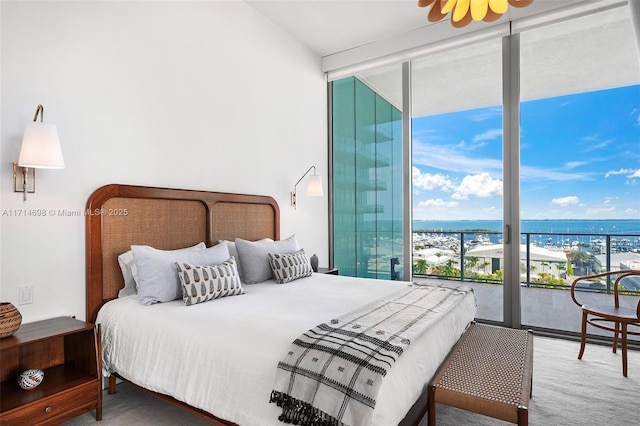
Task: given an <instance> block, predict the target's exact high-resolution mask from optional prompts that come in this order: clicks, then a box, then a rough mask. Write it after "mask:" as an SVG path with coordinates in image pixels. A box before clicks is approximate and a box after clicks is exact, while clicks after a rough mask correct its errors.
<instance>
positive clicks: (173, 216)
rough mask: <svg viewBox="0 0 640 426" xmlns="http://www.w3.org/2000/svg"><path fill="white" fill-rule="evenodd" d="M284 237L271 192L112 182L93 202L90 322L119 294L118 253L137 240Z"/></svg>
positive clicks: (170, 243)
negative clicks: (261, 194) (105, 304)
mask: <svg viewBox="0 0 640 426" xmlns="http://www.w3.org/2000/svg"><path fill="white" fill-rule="evenodd" d="M234 238H244V239H247V240H257V239H260V238H273V239H275V240H277V239H279V238H280V210H279V208H278V204H277V203H276V201H275V200H274V199H273V198H271V197H268V196H259V195H244V194H230V193H224V192H206V191H191V190H184V189H168V188H153V187H144V186H132V185H115V184H113V185H106V186H103V187H100V188H98V189H97V190H96V191H94V192H93V194H91V196H90V197H89V200H88V201H87V214H86V261H87V312H86V314H87V321H90V322H93V321H95V319H96V315H97V314H98V310H99V309H100V307H101V306H102V305H103V304H104V303H105V302H107V301H109V300H111V299H114V298H116V297H118V291H119V290H120V289H121V288H122V287H123V286H124V280H123V278H122V273H121V271H120V267H119V266H118V255H120V254H122V253H124V252H126V251H127V250H129V248H130V246H131V245H133V244H143V245H150V246H152V247H156V248H159V249H165V250H168V249H176V248H181V247H187V246H190V245H194V244H197V243H198V242H200V241H204V242H205V243H206V244H207V246H212V245H214V244H216V243H217V242H218V240H233V239H234Z"/></svg>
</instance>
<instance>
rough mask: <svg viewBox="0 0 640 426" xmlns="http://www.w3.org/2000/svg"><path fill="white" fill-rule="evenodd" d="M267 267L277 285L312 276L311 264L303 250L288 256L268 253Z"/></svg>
mask: <svg viewBox="0 0 640 426" xmlns="http://www.w3.org/2000/svg"><path fill="white" fill-rule="evenodd" d="M269 265H270V266H271V270H272V271H273V274H274V275H275V276H276V282H277V283H278V284H284V283H288V282H291V281H293V280H297V279H298V278H304V277H308V276H311V274H313V269H312V268H311V262H310V261H309V258H308V257H307V254H306V253H305V252H304V250H298V251H297V252H295V253H290V254H276V253H269Z"/></svg>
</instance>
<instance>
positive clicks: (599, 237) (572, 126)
mask: <svg viewBox="0 0 640 426" xmlns="http://www.w3.org/2000/svg"><path fill="white" fill-rule="evenodd" d="M520 48H521V55H520V56H521V61H520V63H521V65H520V70H521V71H520V73H521V80H520V81H521V83H520V85H521V112H522V114H521V155H520V157H521V162H522V173H521V181H522V197H521V200H520V211H521V217H522V218H523V220H522V224H521V228H522V243H523V244H524V245H525V246H526V250H527V253H528V256H527V257H525V258H523V260H522V262H523V265H522V266H523V272H524V274H523V277H522V281H523V283H525V286H524V288H523V292H522V299H521V304H522V323H523V324H524V325H527V326H534V327H543V328H551V329H559V330H563V331H573V332H577V331H579V330H580V318H581V317H580V311H579V309H578V307H577V306H576V305H574V304H573V302H572V301H571V298H570V294H569V292H568V291H566V290H567V288H568V286H569V285H570V284H571V282H572V281H573V279H574V278H575V277H577V276H583V275H589V274H593V273H597V272H604V271H607V270H619V269H636V268H637V267H640V254H639V252H640V238H639V237H638V236H639V235H640V188H639V187H638V184H640V176H639V172H638V171H639V170H640V167H639V164H640V84H639V83H640V66H639V65H638V56H637V51H636V46H635V43H634V34H633V29H632V27H631V20H630V18H629V10H628V9H627V8H626V7H623V8H616V9H612V10H609V11H605V12H601V13H598V14H594V15H588V16H584V17H580V18H576V19H573V20H569V21H564V22H562V23H557V24H554V25H548V26H544V27H541V28H536V29H532V30H528V31H524V32H522V33H521V34H520ZM634 265H635V266H634ZM608 285H609V287H608V288H607V286H608ZM582 287H583V288H581V290H582V291H581V293H580V296H579V298H580V299H581V300H582V301H584V302H587V303H588V302H590V303H596V304H603V303H612V300H611V298H612V296H611V294H607V293H611V290H612V289H611V287H610V283H607V282H606V281H603V280H600V281H594V282H589V283H587V284H585V285H584V286H582ZM622 290H626V293H627V295H626V296H623V297H622V303H623V304H624V303H628V305H629V306H634V307H635V305H636V304H637V302H636V303H633V301H634V300H637V297H636V298H635V299H634V296H638V295H640V286H638V287H637V288H626V289H622ZM606 300H608V302H606ZM590 332H594V333H599V332H598V331H597V330H596V329H595V328H590ZM610 334H611V333H607V335H610Z"/></svg>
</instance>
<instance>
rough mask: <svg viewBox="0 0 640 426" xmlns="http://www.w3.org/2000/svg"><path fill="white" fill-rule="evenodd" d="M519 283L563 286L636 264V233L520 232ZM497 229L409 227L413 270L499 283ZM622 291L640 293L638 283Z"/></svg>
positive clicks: (639, 248)
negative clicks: (422, 229) (577, 278)
mask: <svg viewBox="0 0 640 426" xmlns="http://www.w3.org/2000/svg"><path fill="white" fill-rule="evenodd" d="M520 244H521V246H520V247H521V250H520V275H521V285H523V286H527V287H542V288H551V289H565V290H566V289H568V288H569V286H570V285H571V281H572V280H573V277H575V276H584V275H590V274H594V273H598V272H604V271H612V270H619V269H640V234H625V235H618V234H578V233H562V234H558V233H522V234H521V241H520ZM502 272H503V257H502V233H499V232H484V231H483V232H478V231H465V232H460V231H457V232H447V231H444V232H414V239H413V275H414V276H415V277H418V278H420V277H422V278H428V277H430V278H440V279H448V280H457V281H469V282H479V283H492V284H502ZM611 285H612V284H611V282H610V281H602V282H592V283H588V284H586V285H584V286H582V287H581V288H580V290H582V291H591V292H603V293H610V292H612V290H613V289H612V287H611ZM619 290H622V291H621V294H629V295H640V282H633V281H632V282H631V283H630V284H628V287H626V288H624V289H619Z"/></svg>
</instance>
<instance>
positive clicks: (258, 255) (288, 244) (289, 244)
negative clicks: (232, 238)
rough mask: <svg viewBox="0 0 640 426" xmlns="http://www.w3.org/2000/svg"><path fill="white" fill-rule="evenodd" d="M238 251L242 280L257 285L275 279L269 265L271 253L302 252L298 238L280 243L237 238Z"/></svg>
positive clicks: (291, 238)
mask: <svg viewBox="0 0 640 426" xmlns="http://www.w3.org/2000/svg"><path fill="white" fill-rule="evenodd" d="M236 250H238V257H239V258H240V261H239V262H238V264H239V265H240V278H241V279H242V282H243V283H245V284H257V283H261V282H263V281H266V280H268V279H270V278H273V276H274V275H273V271H271V266H270V265H269V253H275V254H285V253H293V252H296V251H298V250H300V247H299V246H298V241H297V240H296V236H295V235H292V236H290V237H289V238H287V239H286V240H279V241H265V240H260V241H247V240H243V239H242V238H236Z"/></svg>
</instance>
